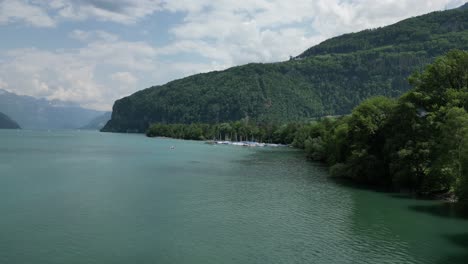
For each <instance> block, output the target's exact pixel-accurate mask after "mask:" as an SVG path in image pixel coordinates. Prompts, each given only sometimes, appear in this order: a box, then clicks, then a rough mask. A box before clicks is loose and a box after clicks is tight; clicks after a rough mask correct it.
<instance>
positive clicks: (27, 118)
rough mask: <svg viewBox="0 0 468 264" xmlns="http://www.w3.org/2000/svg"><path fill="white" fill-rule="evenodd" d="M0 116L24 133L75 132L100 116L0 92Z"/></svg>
mask: <svg viewBox="0 0 468 264" xmlns="http://www.w3.org/2000/svg"><path fill="white" fill-rule="evenodd" d="M0 112H3V113H5V114H6V115H8V116H10V117H11V118H12V119H13V120H15V121H16V122H18V124H19V125H20V126H21V127H22V128H25V129H76V128H80V127H82V126H84V125H86V124H87V123H88V122H89V121H90V120H92V119H93V118H95V117H97V116H99V115H101V114H103V113H104V112H101V111H96V110H91V109H85V108H82V107H80V106H79V105H77V104H75V103H72V102H66V101H60V100H47V99H44V98H35V97H32V96H27V95H17V94H15V93H12V92H8V91H6V90H0Z"/></svg>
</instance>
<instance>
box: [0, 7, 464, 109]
mask: <svg viewBox="0 0 468 264" xmlns="http://www.w3.org/2000/svg"><path fill="white" fill-rule="evenodd" d="M464 1H465V0H428V1H426V0H383V1H374V0H347V1H345V0H290V1H284V0H250V1H248V3H247V2H246V1H239V0H217V1H212V0H197V1H193V0H171V1H169V0H115V1H111V0H73V1H72V0H51V1H37V0H29V1H28V0H8V1H5V0H3V1H2V0H0V24H3V25H6V24H9V23H26V24H28V25H30V26H40V27H52V26H55V25H60V23H62V22H63V21H75V20H80V21H83V20H98V21H108V22H115V23H119V24H124V26H125V25H126V24H131V23H138V22H140V21H141V20H143V19H144V18H148V17H150V16H154V17H156V16H158V14H159V12H174V14H175V13H176V14H177V16H182V18H181V20H180V21H178V23H176V24H174V26H171V27H169V26H167V31H168V32H169V34H170V36H171V37H170V38H169V39H168V40H167V41H166V44H164V45H161V46H159V47H155V46H153V45H150V44H149V43H148V41H137V40H133V41H127V40H124V39H122V38H120V37H119V36H117V35H114V34H110V33H108V32H106V31H103V30H99V29H96V30H90V31H84V30H79V29H77V30H74V31H72V32H70V33H69V37H70V38H73V39H75V40H78V41H79V42H80V43H81V45H82V47H81V48H75V49H54V50H46V49H37V48H27V49H14V50H10V51H8V52H6V53H4V54H3V57H2V56H1V54H0V59H1V60H2V63H1V64H0V78H1V79H0V88H1V87H2V86H3V87H6V86H5V84H6V85H8V88H9V89H10V90H14V91H15V92H17V93H22V94H28V95H33V96H43V97H47V98H50V99H61V100H69V101H74V102H78V103H80V104H81V105H83V106H88V107H93V108H98V109H110V107H111V105H112V103H113V101H114V100H115V99H118V98H120V97H122V96H126V95H128V94H131V93H133V92H135V91H136V90H137V89H142V88H145V87H148V86H150V85H154V84H162V83H164V82H167V81H170V80H172V79H175V78H180V77H183V76H187V75H190V74H195V73H200V72H206V71H211V70H220V69H225V68H227V67H230V66H234V65H239V64H244V63H248V62H273V61H281V60H286V59H288V58H289V55H298V54H300V53H301V52H302V51H304V50H306V49H307V48H309V47H311V46H313V45H315V44H317V43H319V42H320V41H322V40H325V39H326V38H329V37H333V36H336V35H339V34H342V33H348V32H355V31H359V30H363V29H366V28H375V27H379V26H384V25H388V24H391V23H394V22H397V21H399V20H401V19H404V18H407V17H411V16H416V15H421V14H424V13H428V12H430V11H435V10H442V9H444V8H445V7H455V6H458V5H461V4H463V3H464ZM154 17H152V18H154ZM137 26H138V25H137ZM138 30H139V31H141V32H142V34H140V36H141V37H142V38H144V39H151V38H158V36H155V35H154V34H152V32H151V29H149V28H145V27H141V29H140V28H138ZM148 30H149V32H148ZM200 57H202V59H200Z"/></svg>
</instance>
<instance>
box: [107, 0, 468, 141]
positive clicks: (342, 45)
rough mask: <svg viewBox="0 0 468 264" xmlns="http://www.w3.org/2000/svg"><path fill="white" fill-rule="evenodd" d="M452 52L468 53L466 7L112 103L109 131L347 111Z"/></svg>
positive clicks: (394, 89) (394, 91)
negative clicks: (271, 61) (437, 58)
mask: <svg viewBox="0 0 468 264" xmlns="http://www.w3.org/2000/svg"><path fill="white" fill-rule="evenodd" d="M451 49H461V50H468V10H467V9H465V8H458V9H454V10H448V11H440V12H433V13H430V14H427V15H423V16H419V17H414V18H410V19H406V20H404V21H401V22H399V23H396V24H394V25H390V26H387V27H383V28H378V29H372V30H364V31H362V32H359V33H352V34H346V35H342V36H339V37H336V38H332V39H329V40H327V41H324V42H323V43H321V44H319V45H317V46H314V47H312V48H310V49H308V50H306V51H305V52H304V53H302V54H301V55H299V56H298V57H296V58H293V59H291V60H290V61H286V62H280V63H270V64H260V63H256V64H248V65H244V66H239V67H234V68H231V69H227V70H225V71H219V72H211V73H205V74H197V75H194V76H191V77H187V78H184V79H180V80H176V81H172V82H170V83H167V84H165V85H162V86H154V87H151V88H148V89H145V90H142V91H139V92H137V93H135V94H133V95H131V96H128V97H125V98H122V99H120V100H118V101H116V102H115V104H114V107H113V112H112V119H111V120H110V121H109V122H108V123H107V124H106V126H105V127H104V128H103V131H110V132H144V131H145V130H146V129H147V128H148V126H149V124H151V123H154V122H161V123H192V122H201V123H218V122H226V121H235V120H239V119H243V118H248V119H250V120H254V121H256V122H260V123H281V122H291V121H297V120H304V119H310V118H314V117H319V116H325V115H340V114H347V113H349V112H350V111H351V109H352V108H353V107H355V106H356V105H358V104H359V103H360V102H361V101H362V100H364V99H366V98H369V97H371V96H376V95H385V96H390V97H397V96H399V95H401V94H402V93H404V92H405V91H407V90H408V89H409V88H410V86H409V84H408V82H407V78H408V76H409V75H410V74H411V73H412V72H414V71H417V70H421V69H422V68H423V67H424V66H425V65H427V64H429V63H431V62H432V61H433V60H434V58H435V57H436V56H439V55H442V54H444V53H446V52H447V51H449V50H451Z"/></svg>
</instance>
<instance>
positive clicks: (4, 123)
mask: <svg viewBox="0 0 468 264" xmlns="http://www.w3.org/2000/svg"><path fill="white" fill-rule="evenodd" d="M0 129H20V126H19V125H18V124H17V123H16V122H15V121H13V120H11V118H10V117H8V116H7V115H5V114H4V113H0Z"/></svg>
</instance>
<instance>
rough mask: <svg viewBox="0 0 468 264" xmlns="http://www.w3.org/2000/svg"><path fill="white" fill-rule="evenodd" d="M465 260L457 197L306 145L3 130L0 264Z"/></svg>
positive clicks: (467, 230) (466, 234)
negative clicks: (450, 199) (390, 179)
mask: <svg viewBox="0 0 468 264" xmlns="http://www.w3.org/2000/svg"><path fill="white" fill-rule="evenodd" d="M171 146H175V150H171V149H170V147H171ZM467 259H468V220H467V219H466V218H464V217H463V214H460V213H459V212H458V211H456V210H454V208H451V207H450V206H446V205H444V204H443V203H441V202H434V201H421V200H414V199H407V198H405V197H404V196H399V195H395V194H388V193H379V192H374V191H369V190H365V189H357V188H352V187H347V186H344V185H341V184H337V183H336V182H334V181H332V180H330V179H329V178H328V175H327V169H326V168H325V167H323V166H321V165H319V164H313V163H310V162H307V161H306V160H305V159H304V157H303V155H302V153H301V152H299V151H294V150H290V149H273V148H271V149H251V148H242V147H235V146H211V145H206V144H203V143H200V142H191V141H178V140H169V139H150V138H146V137H144V136H142V135H123V134H103V133H97V132H78V131H76V132H73V131H59V132H47V131H6V130H4V131H2V130H0V263H8V264H16V263H36V264H42V263H44V264H46V263H47V264H49V263H57V264H59V263H60V264H62V263H80V264H81V263H83V264H84V263H200V264H210V263H213V264H218V263H244V264H249V263H327V264H328V263H441V264H442V263H447V264H452V263H454V264H456V263H466V260H467Z"/></svg>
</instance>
